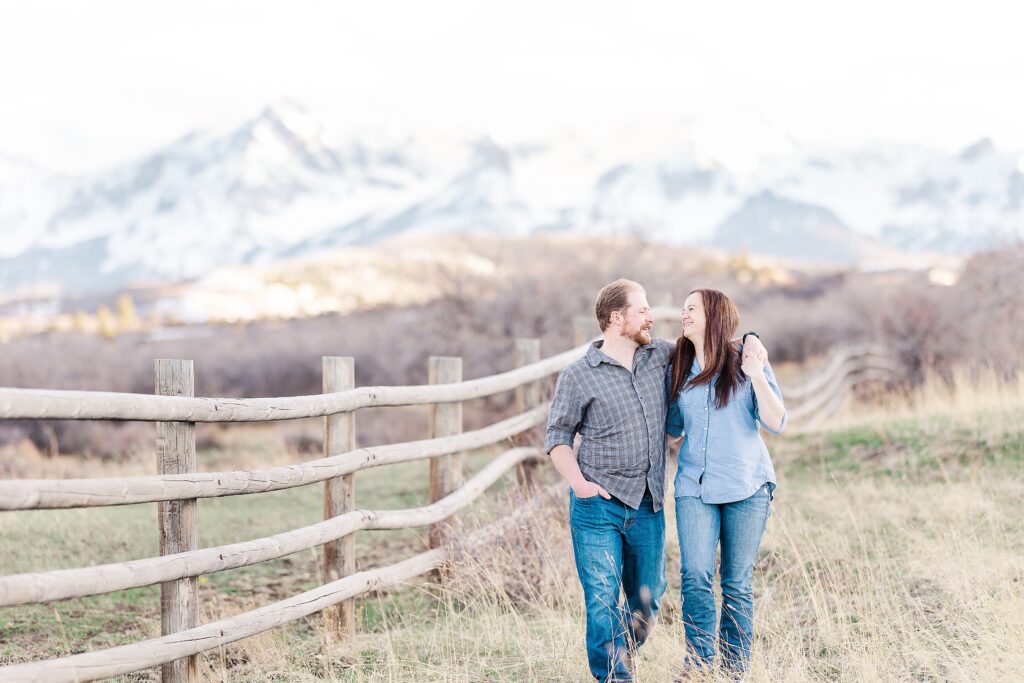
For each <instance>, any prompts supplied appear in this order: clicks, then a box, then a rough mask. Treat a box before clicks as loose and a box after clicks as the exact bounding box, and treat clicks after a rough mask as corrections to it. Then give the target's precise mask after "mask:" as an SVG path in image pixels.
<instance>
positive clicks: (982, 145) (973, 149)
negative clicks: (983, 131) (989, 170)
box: [960, 137, 996, 161]
mask: <svg viewBox="0 0 1024 683" xmlns="http://www.w3.org/2000/svg"><path fill="white" fill-rule="evenodd" d="M994 151H996V146H995V145H994V144H993V143H992V139H991V138H988V137H984V138H982V139H980V140H978V141H977V142H975V143H974V144H972V145H969V146H967V147H966V148H964V150H963V151H962V152H960V159H961V160H963V161H976V160H978V159H980V158H981V157H983V156H988V155H989V154H991V153H992V152H994Z"/></svg>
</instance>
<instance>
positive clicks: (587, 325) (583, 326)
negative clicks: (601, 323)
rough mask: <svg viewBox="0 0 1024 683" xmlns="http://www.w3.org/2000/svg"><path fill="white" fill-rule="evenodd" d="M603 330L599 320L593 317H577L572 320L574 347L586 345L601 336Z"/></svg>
mask: <svg viewBox="0 0 1024 683" xmlns="http://www.w3.org/2000/svg"><path fill="white" fill-rule="evenodd" d="M600 332H601V330H600V328H599V327H598V325H597V320H596V319H595V318H594V316H592V315H577V316H575V317H573V319H572V345H573V347H576V346H580V345H581V344H586V343H587V342H588V341H590V340H591V339H593V338H594V337H596V336H597V335H598V334H600Z"/></svg>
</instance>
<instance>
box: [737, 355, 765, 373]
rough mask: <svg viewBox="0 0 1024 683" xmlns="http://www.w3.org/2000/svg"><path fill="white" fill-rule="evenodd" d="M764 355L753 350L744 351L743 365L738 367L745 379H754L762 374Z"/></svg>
mask: <svg viewBox="0 0 1024 683" xmlns="http://www.w3.org/2000/svg"><path fill="white" fill-rule="evenodd" d="M764 363H765V359H764V355H763V354H760V353H757V352H756V351H753V350H747V349H744V351H743V364H742V365H741V366H740V367H741V368H743V374H744V375H746V376H747V377H755V376H756V375H758V374H760V373H762V372H764Z"/></svg>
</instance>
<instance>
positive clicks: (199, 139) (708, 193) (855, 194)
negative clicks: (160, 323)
mask: <svg viewBox="0 0 1024 683" xmlns="http://www.w3.org/2000/svg"><path fill="white" fill-rule="evenodd" d="M643 134H644V131H642V130H641V131H640V133H637V132H636V131H635V130H634V131H633V132H632V133H631V135H633V136H634V137H633V138H630V139H629V142H628V144H627V143H626V142H624V141H625V140H626V139H625V138H619V139H617V140H616V139H613V140H608V139H603V140H593V141H587V140H584V139H582V138H580V137H578V136H575V135H566V136H564V137H555V138H553V139H551V140H546V141H542V142H539V143H531V144H498V143H497V142H495V141H494V140H493V139H491V138H489V137H486V136H477V137H475V138H471V139H468V140H460V139H447V138H446V139H441V138H438V137H437V136H433V135H419V136H411V135H410V136H405V137H390V138H388V137H382V136H380V135H375V134H374V135H371V134H365V135H348V136H347V137H339V136H338V135H337V134H335V133H332V132H330V131H327V130H326V129H325V128H324V127H323V126H322V125H321V124H320V123H319V122H318V121H316V120H315V119H314V118H313V117H312V116H310V115H309V114H308V113H306V112H305V111H304V110H302V109H301V108H300V107H298V106H296V105H294V104H290V103H278V104H275V105H274V106H271V107H268V108H267V109H266V110H264V111H263V112H262V113H260V114H259V115H258V116H257V117H255V118H254V119H252V120H250V121H246V122H244V123H243V124H242V125H241V126H239V127H237V128H236V129H234V130H229V131H227V132H224V133H211V132H196V133H192V134H189V135H187V136H186V137H184V138H182V139H181V140H178V141H177V142H175V143H173V144H170V145H168V146H166V147H165V148H163V149H159V150H157V151H156V152H154V153H153V154H151V155H150V156H148V157H145V158H143V159H140V160H138V161H136V162H134V163H130V164H126V165H123V166H121V167H118V168H114V169H110V170H107V171H103V172H97V173H94V174H90V175H87V176H83V177H63V176H56V175H52V174H49V173H47V172H45V171H43V170H41V169H39V168H37V167H35V166H32V165H31V164H28V163H26V162H22V161H18V160H12V159H7V158H4V157H0V235H2V237H3V239H0V291H11V290H17V289H22V288H26V287H32V286H36V285H39V284H41V283H44V282H51V283H56V284H57V285H59V287H60V288H62V289H64V290H65V291H100V290H104V289H115V288H118V287H121V286H124V285H126V284H128V283H130V282H138V281H160V282H166V281H175V280H181V279H189V278H195V277H200V276H202V275H204V274H206V273H208V272H210V271H211V270H213V269H214V268H216V267H219V266H224V265H230V264H240V263H257V264H259V263H269V262H272V261H275V260H278V259H280V258H284V257H293V256H299V255H305V254H310V253H313V252H315V251H317V250H322V249H325V248H331V247H338V246H344V245H352V244H372V243H375V242H379V241H381V240H384V239H386V238H388V237H392V236H397V235H431V234H449V233H476V234H498V235H502V236H510V235H528V234H530V233H534V232H552V231H558V232H573V233H580V234H589V233H618V232H628V233H635V234H639V235H642V236H644V237H646V238H649V239H653V240H662V241H668V242H674V243H694V244H711V245H715V246H719V247H722V248H726V249H741V248H746V249H749V250H750V251H752V252H754V253H765V254H771V255H775V256H780V257H783V258H797V259H804V260H818V261H824V262H830V263H856V262H862V261H864V260H865V259H870V258H871V256H872V254H873V253H874V252H875V250H876V248H879V249H884V250H887V251H888V252H891V251H892V250H894V249H895V250H900V251H903V252H907V253H920V252H928V251H936V252H944V253H959V252H964V251H971V250H976V249H981V248H986V247H989V246H992V245H994V244H998V243H999V241H1000V240H1005V239H1008V238H1009V239H1019V238H1020V237H1021V236H1022V233H1024V220H1022V219H1024V157H1022V156H1020V155H1016V154H1009V153H1005V152H1002V151H1000V150H998V149H996V148H995V147H994V145H993V144H992V143H991V142H990V141H988V140H982V141H980V142H978V143H977V144H975V145H972V146H971V147H970V148H968V149H966V150H964V151H963V152H962V153H961V154H958V155H950V154H945V153H942V152H937V151H933V150H928V149H923V148H920V147H915V146H911V145H898V144H874V145H870V146H866V147H863V148H860V149H856V150H837V149H807V150H798V151H797V152H796V153H794V154H792V155H790V156H787V157H784V158H772V159H766V160H764V161H763V163H762V164H761V166H760V167H759V168H758V169H757V170H756V171H755V172H753V173H749V174H746V175H738V174H735V173H733V172H731V171H730V170H729V169H728V168H726V167H725V166H723V165H722V164H719V163H716V162H715V161H714V160H713V158H710V159H709V157H708V155H707V153H706V150H702V153H701V154H700V155H698V154H697V151H696V150H697V149H698V146H697V145H696V142H695V140H694V139H693V137H692V135H691V133H690V130H689V129H688V128H687V127H685V126H683V125H680V126H679V127H678V129H669V130H667V131H666V130H663V129H658V130H653V129H652V130H651V131H649V132H648V133H647V136H648V139H646V140H643V141H642V142H643V143H644V144H643V145H639V144H634V142H635V141H636V140H638V139H639V138H638V137H636V136H638V135H639V136H641V137H642V135H643ZM612 137H614V136H612ZM641 146H642V147H643V148H644V151H643V153H641V152H639V151H637V152H636V153H633V150H639V149H640V147H641ZM652 149H654V150H657V151H656V152H655V153H651V150H652ZM661 150H664V151H661Z"/></svg>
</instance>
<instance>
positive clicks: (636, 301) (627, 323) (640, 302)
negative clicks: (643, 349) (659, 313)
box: [619, 290, 654, 346]
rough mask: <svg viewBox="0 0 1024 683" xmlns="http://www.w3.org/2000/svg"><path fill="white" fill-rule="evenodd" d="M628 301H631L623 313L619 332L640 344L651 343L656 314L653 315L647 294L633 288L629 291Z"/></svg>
mask: <svg viewBox="0 0 1024 683" xmlns="http://www.w3.org/2000/svg"><path fill="white" fill-rule="evenodd" d="M627 301H628V302H629V303H628V305H627V306H626V308H625V310H623V311H622V314H621V315H622V327H621V329H620V331H619V334H621V335H622V336H623V337H626V338H627V339H632V340H633V341H634V342H636V343H637V344H638V345H640V346H645V345H647V344H650V343H651V328H652V327H653V326H654V316H653V315H651V307H650V306H649V305H648V303H647V294H645V293H644V292H642V291H640V290H633V291H632V292H630V293H629V298H628V299H627Z"/></svg>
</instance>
